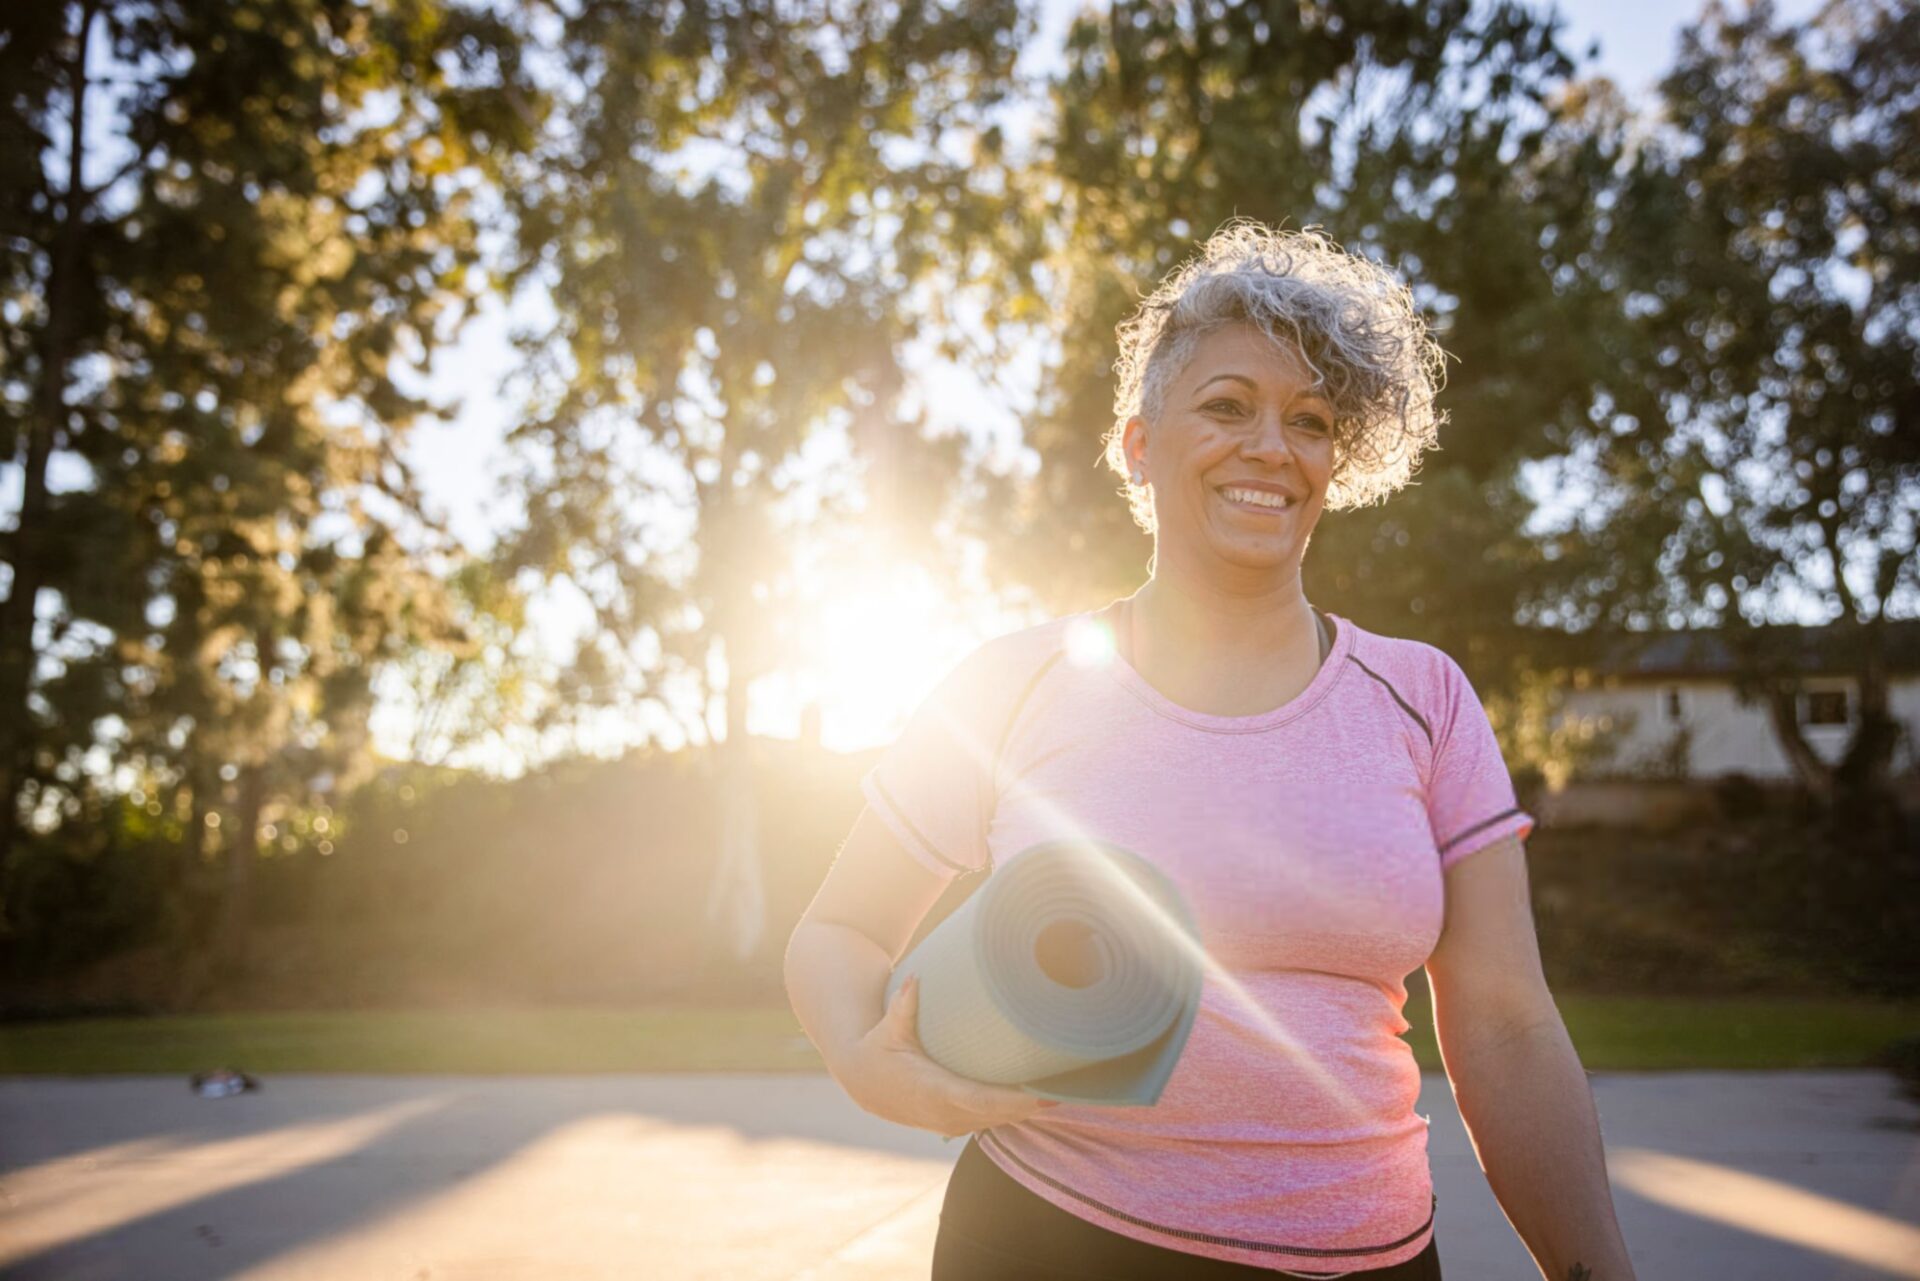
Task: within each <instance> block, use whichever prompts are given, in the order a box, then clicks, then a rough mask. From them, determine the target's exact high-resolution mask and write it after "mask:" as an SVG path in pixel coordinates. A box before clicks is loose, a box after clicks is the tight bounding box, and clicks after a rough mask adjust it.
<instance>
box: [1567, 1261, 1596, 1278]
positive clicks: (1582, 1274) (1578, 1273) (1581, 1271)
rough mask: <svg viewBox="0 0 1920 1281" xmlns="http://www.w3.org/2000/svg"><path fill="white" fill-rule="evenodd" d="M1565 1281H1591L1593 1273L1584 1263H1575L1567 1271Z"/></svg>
mask: <svg viewBox="0 0 1920 1281" xmlns="http://www.w3.org/2000/svg"><path fill="white" fill-rule="evenodd" d="M1567 1281H1593V1273H1592V1272H1591V1271H1589V1270H1588V1268H1587V1265H1586V1264H1584V1263H1576V1264H1574V1265H1573V1266H1572V1267H1570V1268H1568V1269H1567Z"/></svg>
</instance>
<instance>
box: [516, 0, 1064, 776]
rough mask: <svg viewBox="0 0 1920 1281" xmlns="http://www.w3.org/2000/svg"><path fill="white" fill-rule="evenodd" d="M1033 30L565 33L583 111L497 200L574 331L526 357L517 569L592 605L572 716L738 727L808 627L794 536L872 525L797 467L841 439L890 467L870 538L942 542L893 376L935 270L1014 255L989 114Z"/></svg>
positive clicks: (850, 12) (776, 19)
mask: <svg viewBox="0 0 1920 1281" xmlns="http://www.w3.org/2000/svg"><path fill="white" fill-rule="evenodd" d="M1029 25H1030V24H1029V23H1027V22H1026V21H1025V20H1023V19H1022V18H1021V17H1020V15H1019V13H1018V10H1017V8H1016V6H1015V5H1014V4H1013V3H1012V2H1011V0H996V2H995V3H990V4H968V5H957V6H950V7H946V8H941V7H936V6H929V5H925V4H905V5H882V4H878V3H861V4H855V5H851V6H849V5H828V4H824V3H817V2H812V0H810V2H808V3H803V4H793V5H784V6H780V7H778V8H777V9H776V8H772V7H768V6H760V5H749V6H733V5H718V4H709V3H690V4H689V3H679V2H677V0H676V2H675V3H671V4H668V3H656V2H654V0H622V2H618V3H615V2H600V3H587V4H583V5H580V6H577V8H575V9H574V10H572V11H570V12H568V13H566V14H564V15H562V16H561V21H560V22H559V23H558V30H557V34H556V35H555V37H554V39H553V41H552V43H551V46H550V52H551V53H552V55H553V56H554V58H555V60H556V62H557V65H558V66H559V67H560V68H562V69H563V70H564V74H565V75H566V77H567V78H568V81H569V83H571V84H572V85H574V86H576V87H577V92H576V93H574V94H572V95H570V96H569V101H568V102H567V104H566V106H565V109H564V111H563V112H562V113H561V115H560V116H559V117H558V118H557V119H556V121H555V126H554V128H552V129H551V130H550V131H549V132H548V134H547V136H546V139H545V141H544V144H543V146H542V147H541V148H540V149H538V150H537V151H536V152H535V153H533V154H532V155H531V156H530V157H529V159H528V161H527V164H526V166H525V170H524V174H525V177H524V180H523V181H521V182H518V183H517V184H515V185H514V186H513V187H512V188H511V189H510V190H509V192H508V193H507V194H508V196H509V199H510V200H511V203H512V205H513V208H514V212H515V216H516V220H517V225H518V228H519V235H518V242H517V248H516V256H517V264H518V265H517V268H516V270H517V272H518V273H519V275H520V277H521V278H523V279H525V280H526V281H528V282H538V285H539V286H540V287H541V288H542V289H543V290H544V291H545V292H546V294H547V296H548V297H549V298H550V300H551V303H552V307H553V309H554V312H555V322H554V323H553V324H552V325H550V326H547V327H545V328H543V330H542V331H540V332H537V333H530V334H527V335H525V336H524V337H523V339H522V343H521V346H522V350H523V352H524V354H525V356H526V358H527V362H528V363H527V371H526V380H525V385H526V391H527V400H526V408H525V414H524V417H523V419H522V421H521V422H520V424H519V425H518V426H517V427H516V429H515V430H514V432H513V440H514V441H515V443H516V445H517V446H518V447H519V449H520V450H521V453H522V456H523V457H524V458H526V459H527V460H528V461H529V466H528V470H527V476H526V479H525V483H524V485H523V487H522V493H523V496H524V498H525V504H526V522H525V525H524V527H523V528H522V529H520V530H518V531H516V532H515V533H514V534H513V535H512V536H511V537H510V538H509V539H508V540H506V544H505V546H504V547H503V551H502V560H503V563H505V564H506V565H507V566H508V567H509V568H510V569H511V570H512V571H516V572H518V571H530V572H531V573H533V574H534V575H537V576H538V577H540V578H542V579H545V580H548V581H553V580H565V581H567V582H568V583H570V584H571V585H572V586H573V587H575V588H577V589H578V590H579V591H580V592H581V593H582V594H583V595H584V596H585V597H586V599H587V600H588V601H589V602H590V603H591V606H592V609H593V613H594V621H593V627H592V629H591V632H590V634H589V635H588V636H587V637H586V638H585V639H584V640H583V642H582V649H581V654H580V658H579V667H580V670H579V672H578V673H577V677H576V679H577V687H576V688H577V691H578V693H579V695H580V698H579V700H578V702H577V703H575V704H574V710H579V711H582V712H584V711H587V710H591V709H597V708H601V707H605V706H607V705H609V704H611V703H614V702H616V701H618V702H623V703H627V705H631V702H630V701H629V700H633V701H640V700H646V699H654V700H662V699H663V695H664V693H665V691H666V690H668V689H672V688H675V686H676V684H679V689H680V697H681V698H682V699H684V698H685V689H686V687H687V686H688V685H691V687H692V688H693V689H694V690H696V691H697V693H696V695H695V697H694V698H693V699H692V700H690V701H691V702H692V704H693V707H694V714H693V715H692V716H691V717H689V718H688V723H686V724H685V725H684V728H685V731H686V733H687V735H688V736H689V737H690V738H691V739H693V741H695V742H703V741H706V739H707V738H708V736H709V732H708V730H707V717H708V716H709V714H710V711H711V703H712V702H713V700H714V698H715V696H717V697H718V698H719V699H720V700H721V701H722V703H723V706H724V709H725V710H724V712H723V716H722V719H724V720H726V721H727V722H728V724H729V725H730V732H731V733H733V734H735V735H737V734H738V733H739V732H740V728H741V724H742V723H743V722H742V718H743V717H744V711H745V695H744V691H745V689H746V688H747V686H748V685H749V684H750V683H751V682H752V681H753V680H754V679H755V678H756V677H758V676H760V675H762V674H764V673H766V672H768V671H769V670H772V669H773V668H774V667H776V666H777V665H778V664H779V662H780V661H781V658H782V655H783V654H785V653H786V652H788V651H790V649H791V648H792V643H793V639H794V635H795V633H796V630H797V629H798V627H799V626H800V624H801V623H802V622H803V621H804V616H805V614H806V611H807V610H808V609H809V608H810V607H811V606H812V605H813V604H814V603H815V602H813V601H810V600H808V599H806V597H805V595H804V593H805V591H806V588H805V587H804V585H803V584H802V583H801V582H800V581H799V579H798V569H799V565H800V563H801V559H802V557H801V552H802V550H803V549H802V547H801V541H802V538H803V537H805V538H808V539H810V540H812V543H813V544H814V545H820V544H823V543H826V542H827V541H828V540H829V539H831V538H832V537H833V536H834V535H833V528H834V526H835V525H836V523H837V522H841V521H842V520H843V519H844V518H846V517H849V516H851V515H853V514H854V512H855V506H854V500H853V498H852V497H851V496H850V495H849V494H848V493H846V492H845V487H844V486H842V485H839V484H834V483H825V484H823V483H822V482H823V481H826V480H827V479H828V478H827V477H825V476H823V475H821V474H820V473H819V472H818V470H817V467H816V466H815V465H813V464H811V463H810V462H809V461H808V460H807V458H806V457H804V456H803V450H805V449H806V448H807V446H808V444H809V442H810V441H814V440H816V439H818V438H820V437H821V436H822V435H823V434H828V435H831V434H836V433H838V432H842V431H844V432H846V433H848V435H849V436H850V438H851V441H852V443H853V445H854V447H855V448H856V449H857V450H859V451H861V452H862V453H865V454H867V455H869V456H874V457H877V459H878V460H879V461H880V462H881V463H882V464H883V465H885V467H886V473H885V475H884V476H877V477H876V480H878V481H879V482H880V484H879V485H878V486H876V488H877V489H880V490H883V491H884V492H885V499H884V502H883V503H882V504H881V506H882V507H883V509H884V512H883V514H884V516H885V518H886V521H887V523H886V525H885V526H884V527H874V526H870V527H869V528H868V530H867V531H866V537H867V538H868V539H872V538H874V537H875V536H876V535H880V534H884V535H885V536H887V537H890V538H893V539H901V540H908V541H910V542H911V543H913V544H916V545H918V546H920V547H921V548H922V549H925V548H928V547H930V544H929V543H928V541H927V530H928V529H929V528H930V527H931V524H932V517H933V516H935V515H937V513H938V511H939V509H940V508H941V506H942V505H943V504H944V502H945V500H946V497H947V493H946V489H947V483H948V480H949V476H950V471H951V464H952V462H953V461H954V459H953V448H952V447H951V446H950V445H940V444H934V445H931V446H928V445H926V444H924V442H921V440H920V436H919V431H918V427H919V426H920V424H918V423H916V422H912V421H907V420H905V419H904V418H903V417H902V416H901V414H900V407H899V405H898V404H897V400H898V396H899V393H900V390H901V385H902V375H901V371H900V368H899V365H898V354H899V349H900V347H901V346H902V344H903V343H904V342H905V341H906V340H907V339H908V338H909V337H911V336H913V335H914V329H915V326H916V325H918V324H922V323H924V322H925V318H926V312H927V306H926V303H925V301H924V300H925V297H926V296H925V295H924V294H918V295H917V294H916V291H917V290H921V289H922V288H923V287H924V286H925V285H926V284H927V282H928V278H929V277H930V275H931V274H932V273H933V271H934V269H935V268H940V267H945V268H949V269H951V268H955V267H958V274H959V275H961V276H964V274H965V270H966V267H965V264H966V263H968V262H969V261H971V260H972V258H973V257H974V256H975V255H977V254H981V253H985V252H987V251H989V250H991V249H993V247H994V244H995V241H996V238H997V237H999V236H1000V235H1001V234H1002V233H1001V231H1000V226H999V222H998V220H997V213H998V210H999V208H1000V206H1001V203H1002V201H1001V199H1000V197H999V195H998V194H997V192H998V189H999V187H1001V186H1004V176H1003V175H1001V174H1000V170H1001V168H1002V166H1001V165H1000V163H999V158H998V148H999V142H998V137H997V134H996V133H995V131H994V130H993V128H992V127H991V126H990V125H989V124H988V123H987V117H988V116H989V114H990V113H991V111H992V110H993V109H994V108H995V107H996V106H998V105H999V104H1000V102H1001V100H1002V99H1003V98H1004V97H1005V96H1006V93H1007V90H1008V88H1009V86H1010V83H1011V79H1010V74H1011V67H1012V63H1013V60H1014V58H1015V56H1016V54H1017V53H1018V49H1019V42H1020V39H1021V37H1022V36H1023V35H1024V33H1025V32H1026V30H1027V29H1028V27H1029ZM942 287H945V286H942ZM935 305H936V306H937V305H938V304H937V303H936V304H935ZM816 452H817V451H816ZM808 473H813V474H811V475H809V474H808ZM842 538H843V542H842V544H841V546H842V547H843V548H845V550H846V551H847V554H854V555H858V554H860V549H859V548H858V547H857V546H851V547H850V546H847V542H849V541H850V540H844V534H843V535H842ZM721 659H723V660H724V668H722V667H720V666H719V663H718V662H717V661H716V660H721ZM722 671H724V673H725V676H724V679H722V678H721V676H720V673H721V672H722ZM710 679H711V682H712V684H711V686H710V685H709V681H710ZM683 709H684V704H680V705H675V706H673V707H670V708H668V710H669V711H670V712H673V713H676V714H684V710H683Z"/></svg>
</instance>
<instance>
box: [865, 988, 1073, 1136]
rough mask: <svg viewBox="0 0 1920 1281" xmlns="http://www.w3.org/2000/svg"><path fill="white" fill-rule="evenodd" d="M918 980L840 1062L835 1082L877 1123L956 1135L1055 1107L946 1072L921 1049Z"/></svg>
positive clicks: (1019, 1092) (895, 997)
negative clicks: (882, 1122)
mask: <svg viewBox="0 0 1920 1281" xmlns="http://www.w3.org/2000/svg"><path fill="white" fill-rule="evenodd" d="M919 1013H920V976H919V975H917V974H915V975H910V976H909V977H908V978H907V981H906V982H904V983H902V984H901V985H900V989H899V990H898V991H897V992H895V993H894V995H893V1001H892V1002H891V1003H890V1004H889V1005H888V1006H887V1011H886V1013H885V1014H884V1015H882V1016H881V1018H880V1021H879V1022H878V1023H876V1024H874V1026H873V1030H872V1031H870V1032H868V1033H867V1034H866V1035H865V1036H864V1037H862V1038H861V1039H860V1042H859V1044H858V1045H857V1046H856V1047H855V1048H854V1051H853V1053H852V1054H851V1055H849V1056H848V1058H847V1059H846V1060H845V1061H844V1062H843V1064H842V1069H841V1081H840V1084H841V1085H842V1086H843V1087H844V1088H845V1089H846V1091H847V1093H848V1095H850V1096H851V1097H852V1099H853V1101H854V1102H855V1103H858V1104H859V1105H860V1106H861V1107H862V1108H865V1109H866V1110H867V1111H869V1112H871V1113H873V1114H874V1115H875V1116H877V1117H882V1118H884V1119H885V1120H888V1121H893V1122H896V1123H897V1124H900V1125H910V1126H912V1127H914V1128H915V1129H917V1130H932V1131H934V1132H936V1133H938V1134H943V1135H946V1136H948V1137H950V1138H951V1137H954V1136H957V1135H961V1134H971V1133H972V1132H974V1131H975V1130H985V1129H989V1128H991V1127H993V1126H996V1125H1011V1124H1013V1123H1014V1122H1016V1121H1024V1120H1026V1119H1027V1118H1029V1117H1031V1116H1032V1115H1033V1114H1034V1113H1036V1112H1038V1111H1040V1110H1041V1109H1042V1108H1050V1107H1053V1106H1054V1103H1053V1100H1051V1099H1039V1098H1035V1097H1034V1096H1033V1095H1031V1094H1028V1093H1027V1092H1026V1091H1024V1090H1016V1089H1013V1088H1012V1087H1011V1086H1005V1085H989V1084H987V1083H985V1082H982V1081H972V1080H968V1079H967V1078H966V1077H964V1076H960V1075H958V1074H957V1073H954V1072H949V1071H948V1070H947V1069H946V1068H943V1067H941V1066H940V1065H939V1064H938V1063H935V1062H934V1061H933V1060H932V1059H930V1058H928V1057H927V1052H926V1051H925V1050H923V1049H922V1048H921V1047H920V1035H919V1033H918V1032H917V1031H916V1030H915V1022H916V1020H917V1019H918V1017H919Z"/></svg>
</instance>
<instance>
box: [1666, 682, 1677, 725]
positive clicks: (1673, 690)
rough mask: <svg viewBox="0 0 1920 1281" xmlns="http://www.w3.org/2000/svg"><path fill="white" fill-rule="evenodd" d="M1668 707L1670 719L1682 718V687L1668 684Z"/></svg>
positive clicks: (1668, 717)
mask: <svg viewBox="0 0 1920 1281" xmlns="http://www.w3.org/2000/svg"><path fill="white" fill-rule="evenodd" d="M1666 709H1667V719H1668V720H1670V721H1677V720H1679V719H1680V687H1679V686H1678V685H1669V686H1667V697H1666Z"/></svg>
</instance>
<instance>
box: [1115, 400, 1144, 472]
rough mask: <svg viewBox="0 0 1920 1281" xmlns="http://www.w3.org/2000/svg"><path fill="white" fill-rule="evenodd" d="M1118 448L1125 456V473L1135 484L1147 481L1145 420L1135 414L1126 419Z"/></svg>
mask: <svg viewBox="0 0 1920 1281" xmlns="http://www.w3.org/2000/svg"><path fill="white" fill-rule="evenodd" d="M1120 448H1121V450H1122V452H1124V453H1125V454H1126V456H1127V475H1128V476H1129V477H1130V478H1131V479H1132V481H1133V483H1134V484H1136V485H1144V484H1146V483H1147V420H1146V419H1144V418H1142V417H1140V415H1138V414H1135V415H1134V416H1133V417H1131V418H1129V419H1127V426H1126V429H1125V432H1124V433H1123V434H1122V435H1121V437H1120Z"/></svg>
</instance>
